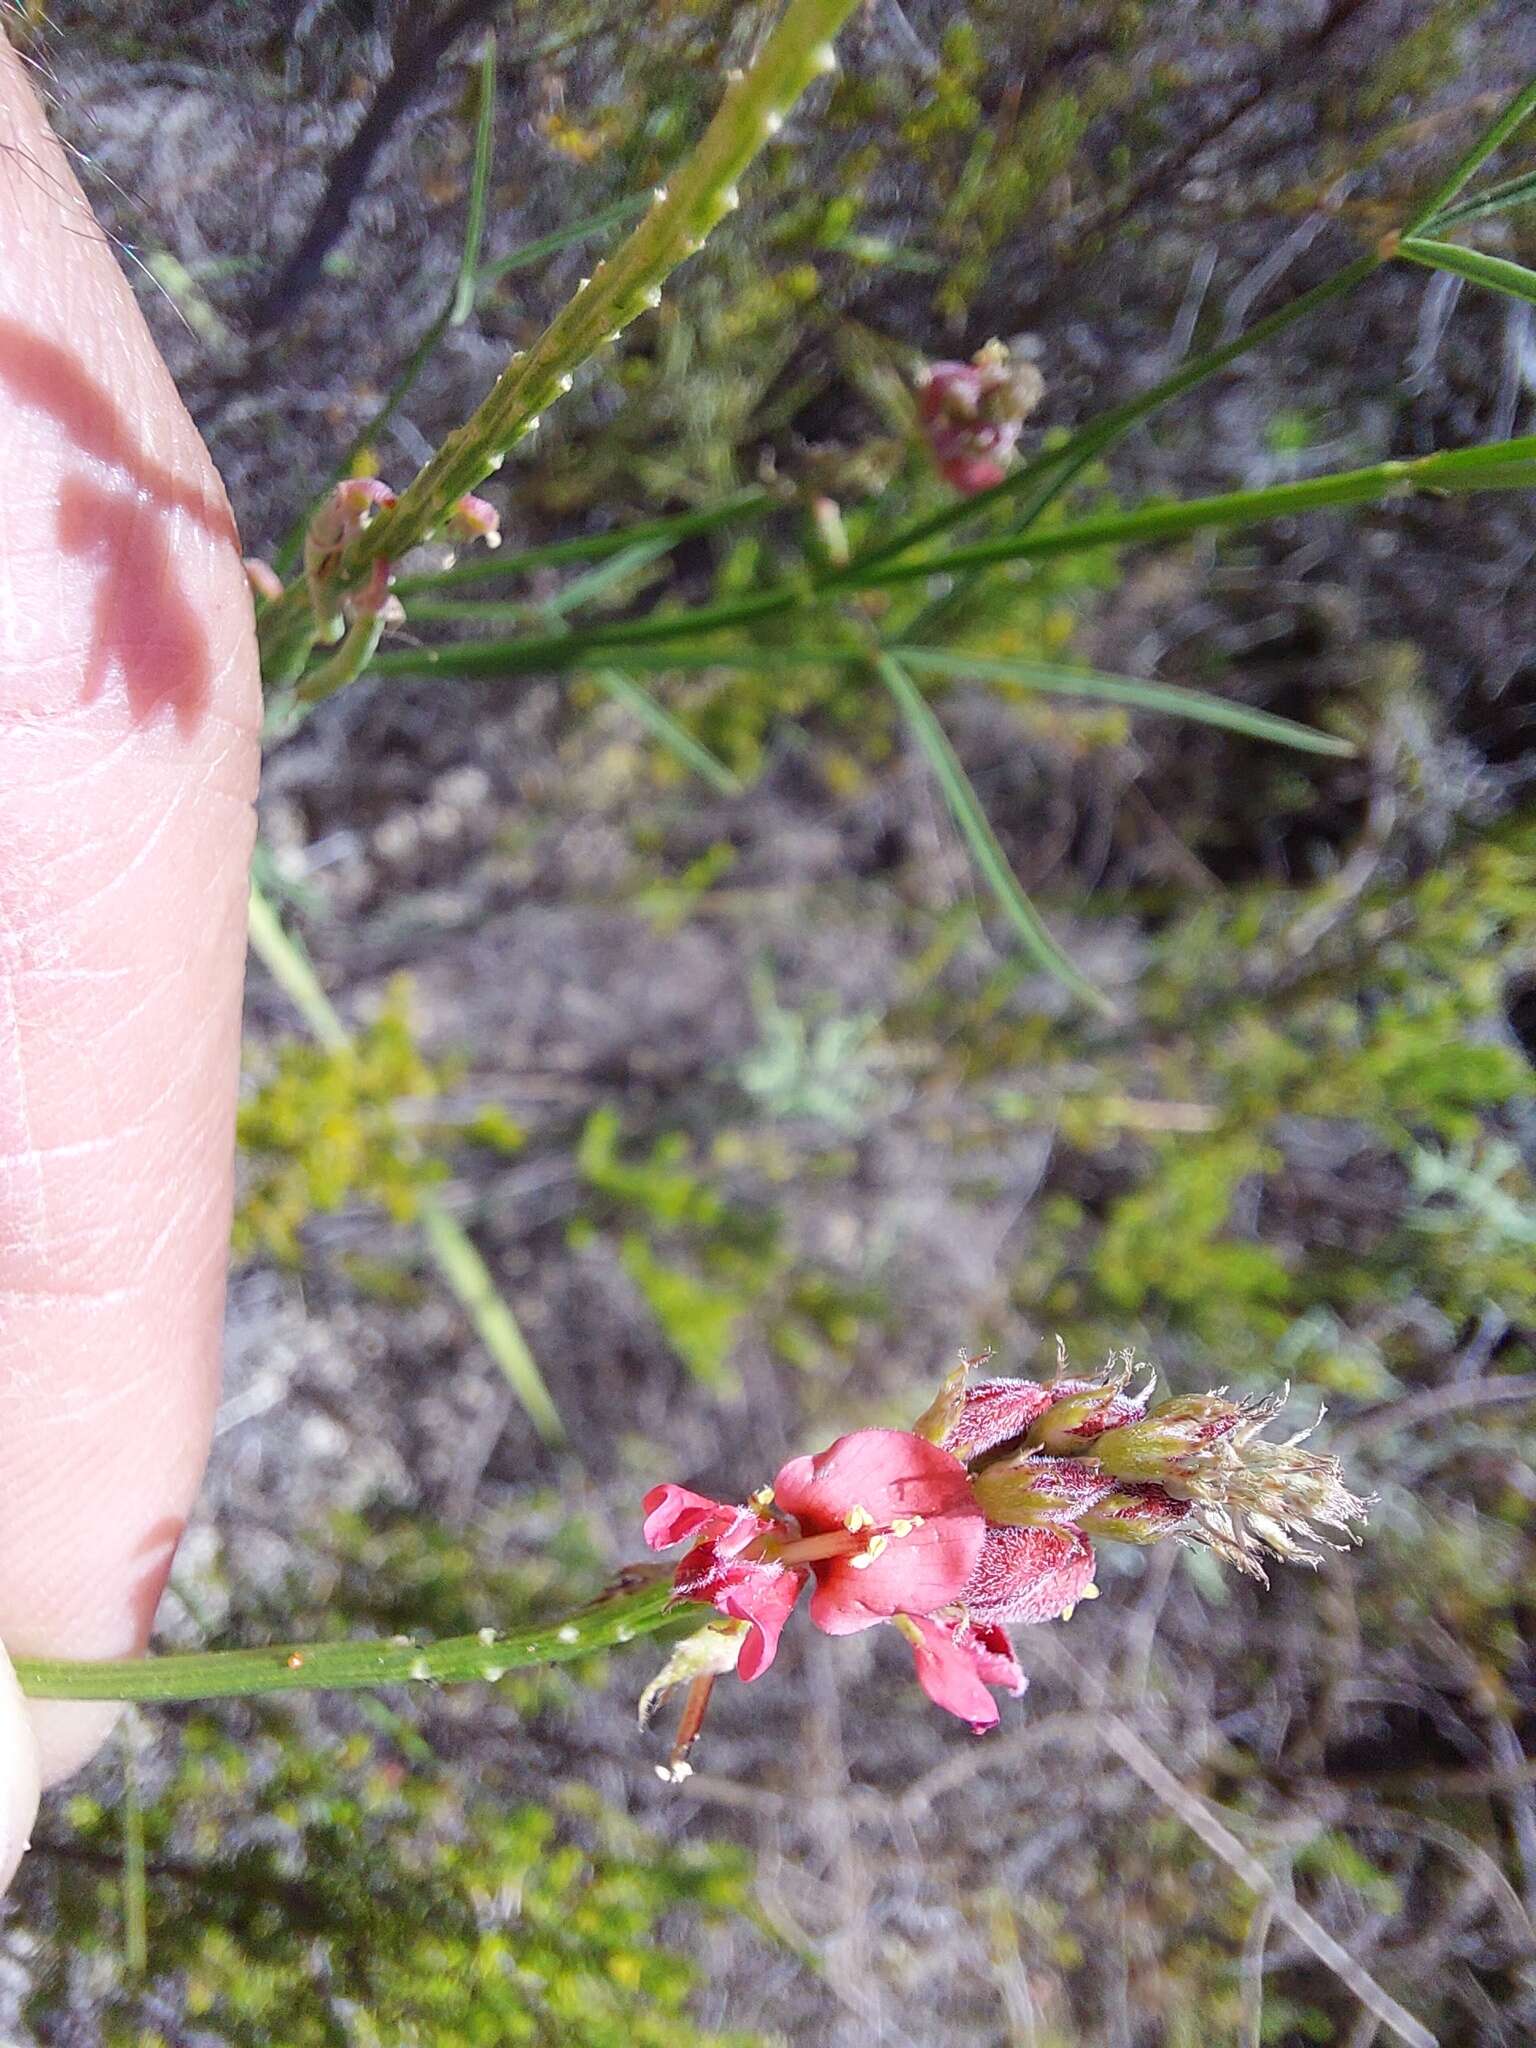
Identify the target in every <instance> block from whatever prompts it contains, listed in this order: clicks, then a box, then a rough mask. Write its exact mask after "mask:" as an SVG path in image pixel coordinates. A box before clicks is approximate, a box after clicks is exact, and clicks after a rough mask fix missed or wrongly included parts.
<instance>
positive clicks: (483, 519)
mask: <svg viewBox="0 0 1536 2048" xmlns="http://www.w3.org/2000/svg"><path fill="white" fill-rule="evenodd" d="M448 531H449V533H450V534H451V535H452V536H453V538H454V539H455V540H465V541H473V540H483V541H484V542H485V544H486V546H487V547H488V548H499V547H500V546H501V514H500V513H499V512H498V511H497V510H496V507H495V506H494V505H493V504H491V502H490V501H489V499H487V498H476V497H474V496H472V495H466V496H464V497H462V498H460V499H459V500H458V501H457V503H456V504H455V505H454V507H453V509H452V511H450V513H449V514H448Z"/></svg>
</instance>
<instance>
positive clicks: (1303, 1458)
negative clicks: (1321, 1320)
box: [642, 1353, 1368, 1777]
mask: <svg viewBox="0 0 1536 2048" xmlns="http://www.w3.org/2000/svg"><path fill="white" fill-rule="evenodd" d="M975 1363H976V1362H975V1361H972V1360H969V1359H962V1361H961V1364H960V1365H959V1366H958V1367H957V1368H956V1370H955V1371H954V1372H953V1373H951V1374H950V1376H949V1378H948V1379H947V1380H946V1381H945V1382H944V1385H943V1386H942V1388H941V1389H940V1391H939V1394H938V1396H937V1398H936V1399H935V1400H934V1402H933V1403H932V1405H931V1406H930V1407H929V1408H928V1409H927V1410H926V1412H925V1413H924V1414H923V1415H922V1416H920V1417H919V1418H918V1420H917V1422H916V1423H915V1424H914V1425H913V1427H912V1428H911V1429H910V1430H899V1429H863V1430H856V1431H855V1432H853V1434H851V1435H849V1436H843V1437H839V1438H838V1439H837V1441H836V1442H835V1443H833V1444H832V1445H830V1446H829V1447H828V1448H827V1449H826V1450H824V1451H820V1452H818V1453H816V1455H815V1456H813V1457H802V1458H792V1459H791V1460H790V1461H789V1463H788V1464H787V1465H785V1466H784V1467H783V1468H782V1469H781V1470H780V1472H779V1474H778V1476H777V1477H776V1478H775V1480H774V1482H773V1485H772V1486H771V1487H764V1488H763V1489H762V1490H761V1491H760V1492H759V1493H756V1494H754V1495H753V1496H752V1497H751V1499H750V1500H748V1501H746V1502H745V1503H743V1504H741V1505H739V1506H738V1505H732V1504H729V1503H727V1502H724V1501H717V1500H711V1499H709V1498H708V1497H707V1496H705V1495H703V1494H698V1493H692V1492H690V1491H689V1490H688V1489H687V1488H686V1487H682V1486H673V1485H666V1486H657V1487H654V1488H653V1489H652V1490H651V1492H650V1493H648V1494H647V1495H646V1498H645V1516H646V1520H645V1538H646V1541H647V1543H648V1544H649V1545H650V1546H651V1548H652V1549H654V1550H663V1549H666V1548H668V1547H670V1546H671V1545H673V1544H677V1543H687V1544H688V1545H689V1549H688V1551H687V1553H686V1555H685V1556H684V1557H683V1560H682V1562H681V1563H680V1564H679V1565H678V1566H677V1569H676V1571H675V1573H674V1575H673V1581H672V1583H673V1591H674V1595H675V1598H676V1599H677V1600H678V1601H679V1602H682V1601H695V1602H700V1603H704V1604H707V1605H709V1606H711V1607H713V1608H715V1609H716V1611H717V1612H718V1613H719V1614H720V1615H721V1616H723V1617H724V1619H723V1620H721V1621H717V1622H712V1623H710V1624H709V1625H708V1626H707V1627H706V1628H704V1629H702V1630H700V1631H699V1632H698V1633H697V1634H695V1635H693V1636H690V1637H689V1638H687V1639H686V1640H685V1641H684V1642H683V1643H681V1644H680V1645H679V1646H678V1648H677V1649H676V1650H675V1651H674V1653H673V1655H672V1657H671V1659H670V1660H669V1661H668V1663H667V1665H666V1667H665V1668H664V1669H663V1671H662V1672H661V1673H660V1674H659V1675H658V1677H657V1679H656V1680H655V1681H654V1682H653V1684H652V1685H651V1686H650V1687H648V1688H647V1691H646V1694H645V1697H644V1699H643V1701H642V1718H646V1717H648V1716H649V1714H650V1712H651V1711H652V1710H653V1709H654V1707H655V1705H656V1704H657V1703H658V1701H659V1700H660V1699H662V1698H663V1697H664V1696H665V1695H666V1694H667V1693H668V1692H670V1691H671V1690H672V1689H673V1688H674V1687H676V1686H679V1685H682V1684H684V1683H686V1684H687V1685H688V1686H689V1701H688V1706H687V1707H686V1709H685V1711H684V1716H683V1724H682V1727H681V1729H680V1731H679V1739H678V1744H677V1747H676V1748H675V1749H674V1751H673V1755H672V1759H671V1761H670V1763H669V1764H668V1765H667V1766H664V1767H663V1775H665V1776H673V1777H676V1776H681V1775H686V1773H687V1769H688V1764H687V1751H688V1749H689V1747H690V1746H691V1744H692V1742H693V1740H694V1739H695V1738H696V1736H697V1733H698V1727H699V1723H700V1722H701V1720H702V1716H703V1710H704V1705H705V1703H706V1702H707V1699H708V1694H709V1688H710V1686H711V1684H712V1683H713V1680H714V1679H715V1678H716V1677H717V1676H718V1675H720V1674H721V1673H722V1672H726V1671H733V1670H734V1671H735V1672H736V1673H737V1675H738V1676H739V1677H741V1678H743V1679H747V1680H751V1679H755V1678H758V1677H760V1676H761V1675H762V1673H763V1672H764V1671H766V1670H767V1669H768V1667H769V1665H770V1664H771V1663H772V1662H773V1659H774V1656H775V1653H776V1652H777V1649H778V1644H779V1636H780V1633H781V1631H782V1630H783V1627H784V1624H785V1623H786V1621H787V1620H788V1619H789V1616H790V1614H791V1612H792V1611H793V1609H794V1607H795V1604H796V1602H797V1601H798V1599H799V1597H800V1594H801V1592H802V1591H803V1590H804V1589H805V1587H806V1586H807V1585H810V1586H811V1587H812V1588H813V1591H812V1593H811V1602H810V1607H811V1619H812V1621H813V1622H815V1623H816V1625H817V1627H818V1628H821V1629H823V1630H824V1631H825V1632H826V1633H827V1634H828V1635H834V1636H841V1635H852V1634H855V1633H857V1632H859V1631H861V1630H863V1629H867V1628H873V1627H875V1626H876V1625H877V1624H879V1623H881V1622H885V1623H889V1624H890V1625H891V1626H892V1627H894V1628H896V1629H897V1630H898V1631H899V1632H900V1634H901V1635H902V1636H904V1637H905V1639H906V1640H907V1642H908V1644H909V1645H910V1647H911V1649H912V1654H913V1658H914V1662H915V1665H916V1675H917V1679H918V1682H919V1684H920V1685H921V1686H922V1688H923V1690H924V1691H925V1692H926V1693H927V1694H928V1696H929V1698H930V1699H932V1700H934V1701H935V1702H936V1703H937V1704H938V1705H939V1706H941V1707H944V1708H946V1709H947V1710H948V1711H949V1712H950V1713H952V1714H956V1715H958V1716H959V1718H960V1719H961V1720H963V1721H965V1722H967V1723H968V1724H969V1726H970V1727H971V1728H972V1729H974V1730H975V1731H976V1732H977V1733H978V1734H980V1733H982V1732H983V1731H984V1730H986V1729H988V1728H990V1727H993V1726H994V1725H995V1724H996V1722H997V1719H998V1709H997V1705H996V1702H995V1700H994V1699H993V1697H992V1691H993V1689H998V1690H1002V1691H1005V1692H1008V1693H1011V1694H1013V1695H1015V1696H1017V1695H1018V1694H1020V1693H1022V1692H1023V1690H1024V1686H1025V1679H1024V1675H1023V1673H1022V1672H1021V1671H1020V1669H1019V1665H1018V1662H1017V1659H1016V1658H1015V1655H1014V1651H1013V1645H1012V1643H1011V1642H1010V1640H1009V1637H1008V1633H1007V1631H1008V1627H1009V1625H1010V1624H1020V1623H1025V1624H1027V1623H1030V1622H1038V1621H1052V1620H1056V1619H1058V1618H1059V1619H1066V1618H1067V1617H1068V1616H1070V1614H1071V1613H1072V1610H1073V1608H1074V1606H1075V1605H1076V1603H1077V1602H1078V1601H1079V1600H1087V1599H1092V1598H1093V1597H1094V1595H1095V1593H1096V1591H1097V1589H1096V1587H1095V1585H1094V1582H1093V1581H1094V1570H1095V1556H1094V1548H1093V1546H1094V1541H1095V1540H1096V1539H1102V1538H1108V1539H1111V1540H1114V1541H1118V1542H1123V1543H1155V1542H1158V1541H1160V1540H1161V1539H1162V1538H1164V1537H1168V1536H1174V1537H1179V1538H1181V1539H1182V1540H1184V1541H1185V1542H1190V1543H1198V1544H1203V1545H1206V1546H1207V1547H1209V1548H1210V1549H1211V1550H1213V1551H1215V1552H1216V1554H1217V1555H1218V1556H1220V1557H1222V1558H1224V1559H1225V1560H1226V1561H1227V1562H1228V1563H1229V1564H1232V1565H1235V1566H1236V1567H1237V1568H1238V1570H1240V1571H1243V1572H1246V1573H1247V1574H1249V1576H1251V1577H1253V1578H1256V1579H1258V1580H1260V1581H1261V1582H1265V1583H1267V1581H1266V1578H1265V1571H1264V1558H1265V1557H1266V1556H1270V1557H1276V1558H1281V1559H1284V1560H1286V1561H1288V1562H1291V1563H1303V1564H1316V1563H1317V1562H1318V1561H1319V1558H1320V1556H1321V1552H1320V1550H1319V1548H1318V1545H1319V1544H1320V1543H1323V1544H1332V1543H1333V1542H1334V1540H1335V1539H1336V1538H1351V1537H1352V1535H1353V1531H1354V1528H1355V1525H1356V1524H1358V1523H1360V1522H1362V1521H1363V1520H1364V1517H1365V1513H1366V1509H1367V1506H1368V1502H1366V1501H1365V1500H1362V1499H1360V1498H1358V1497H1357V1496H1356V1495H1354V1494H1352V1493H1351V1492H1349V1490H1348V1489H1347V1487H1346V1486H1345V1484H1344V1480H1343V1475H1342V1473H1341V1472H1340V1469H1339V1465H1338V1462H1337V1460H1335V1459H1333V1458H1330V1457H1327V1456H1325V1455H1323V1454H1321V1453H1319V1452H1316V1451H1312V1450H1308V1449H1307V1448H1306V1447H1305V1438H1306V1436H1307V1435H1308V1434H1310V1432H1308V1431H1302V1432H1300V1433H1299V1434H1297V1435H1294V1436H1292V1437H1290V1438H1289V1439H1287V1440H1286V1441H1284V1442H1275V1441H1272V1440H1269V1439H1266V1438H1265V1437H1264V1435H1263V1431H1264V1429H1265V1427H1266V1425H1267V1424H1268V1423H1270V1422H1272V1421H1273V1420H1274V1418H1275V1416H1276V1415H1277V1414H1278V1413H1279V1411H1280V1409H1281V1407H1282V1406H1283V1405H1284V1400H1285V1396H1284V1394H1283V1393H1281V1394H1277V1395H1270V1396H1266V1397H1264V1398H1261V1399H1249V1400H1237V1401H1234V1400H1229V1399H1228V1398H1227V1396H1226V1394H1225V1393H1224V1392H1217V1393H1212V1394H1193V1395H1183V1396H1179V1397H1176V1398H1173V1399H1169V1400H1165V1401H1161V1402H1157V1403H1155V1404H1154V1402H1153V1400H1152V1395H1153V1392H1154V1388H1155V1378H1154V1376H1153V1375H1152V1374H1151V1373H1150V1372H1147V1373H1145V1374H1144V1375H1140V1378H1141V1383H1140V1385H1139V1386H1135V1385H1133V1382H1134V1381H1136V1380H1137V1378H1138V1376H1139V1375H1138V1368H1137V1366H1136V1363H1135V1360H1134V1359H1133V1357H1132V1356H1131V1355H1130V1354H1129V1353H1125V1354H1122V1355H1120V1356H1117V1357H1115V1358H1112V1359H1111V1360H1110V1361H1109V1363H1108V1365H1107V1366H1106V1367H1105V1370H1104V1371H1103V1372H1102V1373H1101V1374H1099V1375H1098V1376H1097V1377H1094V1378H1088V1379H1082V1378H1073V1377H1070V1376H1069V1375H1068V1374H1067V1373H1066V1371H1065V1361H1064V1360H1063V1361H1062V1370H1061V1372H1060V1374H1059V1376H1058V1377H1057V1378H1056V1379H1055V1380H1053V1381H1051V1382H1049V1383H1041V1382H1039V1381H1036V1380H1023V1379H1001V1378H999V1379H981V1380H973V1379H972V1377H971V1374H972V1371H973V1370H974V1365H975Z"/></svg>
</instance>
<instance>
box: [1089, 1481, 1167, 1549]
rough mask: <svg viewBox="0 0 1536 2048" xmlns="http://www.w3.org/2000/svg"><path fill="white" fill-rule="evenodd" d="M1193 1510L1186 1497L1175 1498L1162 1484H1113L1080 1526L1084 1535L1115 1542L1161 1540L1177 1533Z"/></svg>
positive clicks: (1094, 1504) (1157, 1541)
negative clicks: (1182, 1498) (1181, 1498)
mask: <svg viewBox="0 0 1536 2048" xmlns="http://www.w3.org/2000/svg"><path fill="white" fill-rule="evenodd" d="M1193 1513H1194V1509H1193V1508H1192V1507H1191V1505H1190V1503H1189V1502H1188V1501H1187V1500H1175V1499H1174V1497H1173V1495H1172V1494H1171V1493H1169V1492H1167V1491H1166V1489H1165V1488H1163V1487H1161V1486H1153V1485H1150V1484H1133V1485H1129V1486H1111V1487H1109V1488H1108V1489H1107V1490H1106V1491H1105V1492H1104V1493H1103V1494H1102V1495H1101V1496H1100V1497H1099V1499H1098V1500H1097V1501H1095V1502H1093V1503H1092V1505H1091V1506H1089V1507H1087V1508H1085V1510H1084V1511H1083V1513H1082V1514H1081V1515H1080V1516H1079V1517H1078V1527H1079V1528H1080V1529H1081V1530H1082V1532H1083V1534H1084V1535H1085V1536H1092V1537H1107V1538H1108V1539H1109V1540H1111V1541H1112V1542H1115V1543H1160V1542H1161V1541H1162V1539H1163V1538H1164V1537H1165V1536H1177V1535H1178V1534H1179V1533H1180V1531H1181V1530H1182V1529H1183V1527H1184V1525H1185V1523H1187V1522H1188V1521H1189V1519H1190V1517H1191V1515H1192V1514H1193Z"/></svg>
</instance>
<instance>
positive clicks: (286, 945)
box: [250, 882, 352, 1052]
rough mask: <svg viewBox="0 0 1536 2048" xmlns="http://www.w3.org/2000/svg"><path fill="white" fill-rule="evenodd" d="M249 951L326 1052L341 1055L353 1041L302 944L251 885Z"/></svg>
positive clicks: (258, 890)
mask: <svg viewBox="0 0 1536 2048" xmlns="http://www.w3.org/2000/svg"><path fill="white" fill-rule="evenodd" d="M250 940H251V951H252V952H253V953H254V954H255V955H256V958H257V959H258V960H259V961H260V962H261V964H262V966H263V967H265V968H266V970H267V972H268V974H270V975H271V977H272V979H273V980H274V981H275V982H276V983H277V985H278V987H279V988H280V989H281V990H282V992H283V994H284V995H285V996H286V997H287V998H288V1000H289V1002H290V1003H292V1005H293V1007H294V1008H295V1009H296V1010H297V1011H298V1013H299V1015H300V1016H301V1017H302V1018H303V1019H304V1022H305V1023H306V1024H307V1025H308V1026H309V1028H310V1030H311V1031H312V1032H313V1033H314V1035H315V1037H316V1038H318V1039H319V1041H320V1043H321V1044H322V1045H323V1046H324V1047H325V1048H326V1050H327V1051H328V1052H340V1051H341V1050H342V1049H343V1048H344V1047H345V1046H348V1045H350V1044H351V1042H352V1040H351V1037H350V1034H349V1033H348V1031H347V1027H346V1025H345V1024H343V1023H342V1021H341V1018H340V1017H339V1015H338V1014H337V1011H336V1006H335V1004H334V1003H333V1002H332V1001H331V999H330V997H329V996H328V995H327V994H326V992H325V990H324V989H323V988H322V987H321V986H320V977H319V976H318V975H317V974H316V973H315V970H314V967H313V966H312V964H311V962H310V958H309V954H308V953H307V952H306V951H305V949H304V946H303V943H302V942H301V941H300V940H298V939H296V938H295V937H294V936H293V934H292V933H291V932H289V931H287V930H285V929H284V927H283V923H282V920H281V919H280V918H279V917H278V914H277V912H276V911H275V910H274V909H273V908H272V905H271V904H270V903H269V902H268V901H267V899H266V897H265V896H264V895H263V894H262V893H261V890H260V889H259V888H258V887H257V886H256V884H255V883H254V882H253V883H252V884H251V901H250Z"/></svg>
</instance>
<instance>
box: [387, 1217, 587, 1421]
mask: <svg viewBox="0 0 1536 2048" xmlns="http://www.w3.org/2000/svg"><path fill="white" fill-rule="evenodd" d="M417 1213H418V1215H419V1217H420V1220H421V1228H422V1233H423V1235H424V1236H425V1238H426V1241H427V1249H428V1250H429V1251H430V1252H431V1254H432V1258H433V1262H434V1264H435V1265H436V1267H437V1270H438V1271H439V1272H440V1273H441V1274H442V1276H443V1278H444V1279H445V1280H446V1281H447V1282H448V1285H449V1286H450V1287H451V1288H452V1289H453V1292H454V1294H455V1296H456V1297H457V1299H458V1302H459V1305H460V1306H461V1307H462V1309H463V1310H464V1312H465V1314H466V1315H467V1316H468V1317H469V1320H470V1322H471V1323H472V1324H473V1325H474V1330H475V1335H476V1336H477V1337H478V1338H479V1339H480V1342H481V1343H482V1344H483V1345H484V1346H485V1348H486V1350H487V1351H489V1353H490V1354H491V1356H492V1358H494V1359H495V1361H496V1363H497V1365H499V1366H500V1368H501V1370H502V1373H503V1375H504V1376H505V1378H506V1381H507V1384H508V1385H509V1386H510V1387H511V1389H512V1391H513V1393H514V1394H516V1396H517V1398H518V1400H519V1401H521V1402H522V1404H523V1407H524V1409H525V1410H526V1412H527V1415H528V1419H529V1421H530V1422H531V1423H532V1424H533V1426H534V1428H535V1429H536V1430H537V1431H538V1434H539V1436H540V1437H541V1438H542V1439H543V1441H544V1442H545V1443H547V1444H563V1443H564V1442H565V1425H564V1423H563V1422H562V1421H561V1420H560V1411H559V1409H558V1408H556V1406H555V1404H554V1401H553V1400H552V1399H551V1397H550V1392H549V1388H548V1387H547V1386H546V1384H545V1381H544V1375H543V1374H542V1373H541V1372H540V1371H539V1366H538V1361H537V1359H536V1358H535V1357H534V1355H533V1353H532V1352H531V1351H530V1350H529V1348H528V1342H527V1339H526V1338H525V1337H524V1336H523V1333H522V1331H521V1330H520V1329H519V1328H518V1323H517V1318H516V1316H514V1315H513V1313H512V1310H511V1308H510V1307H509V1306H508V1304H507V1302H506V1301H505V1300H504V1299H503V1297H502V1295H501V1294H500V1293H499V1292H498V1290H497V1287H496V1282H495V1280H494V1279H493V1278H492V1277H491V1271H490V1268H489V1267H488V1266H487V1265H486V1263H485V1261H484V1259H482V1258H481V1256H480V1254H479V1252H478V1251H476V1249H475V1247H474V1245H473V1244H472V1243H471V1241H470V1238H469V1236H468V1233H467V1232H466V1231H465V1230H464V1229H463V1228H462V1227H461V1226H460V1225H459V1223H458V1222H456V1221H455V1219H454V1218H453V1217H452V1216H451V1215H450V1214H449V1213H448V1211H447V1210H446V1209H445V1208H444V1207H443V1205H442V1203H441V1201H440V1200H439V1199H438V1197H437V1195H436V1194H434V1193H433V1192H432V1190H430V1189H428V1190H426V1191H425V1192H424V1193H423V1194H421V1195H420V1196H419V1197H418V1203H417Z"/></svg>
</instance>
